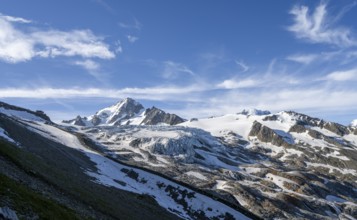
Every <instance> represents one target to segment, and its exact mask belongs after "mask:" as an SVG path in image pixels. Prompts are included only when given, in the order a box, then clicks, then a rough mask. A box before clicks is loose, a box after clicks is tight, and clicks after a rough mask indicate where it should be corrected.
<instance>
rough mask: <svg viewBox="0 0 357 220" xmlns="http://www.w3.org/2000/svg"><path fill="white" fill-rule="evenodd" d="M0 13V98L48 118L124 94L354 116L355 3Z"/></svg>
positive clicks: (88, 4) (212, 108) (208, 110)
mask: <svg viewBox="0 0 357 220" xmlns="http://www.w3.org/2000/svg"><path fill="white" fill-rule="evenodd" d="M0 13H1V14H0V77H1V81H0V99H1V100H2V101H5V102H9V103H12V104H16V105H20V106H24V107H27V108H31V109H42V110H44V111H46V112H47V113H48V114H49V115H50V117H51V118H53V119H54V120H55V121H58V120H61V119H68V118H72V117H74V116H76V115H78V114H80V115H82V116H84V115H90V114H93V113H94V112H95V111H97V110H98V109H100V108H103V107H106V106H108V105H111V104H113V103H115V102H117V101H119V100H120V99H122V98H125V97H132V98H134V99H137V100H138V101H140V102H141V103H143V104H144V105H145V106H146V107H151V106H152V105H155V106H157V107H159V108H162V109H164V110H166V111H169V112H173V113H177V114H179V115H181V116H183V117H186V118H190V117H205V116H211V115H221V114H226V113H236V112H239V111H241V110H242V109H244V108H258V109H267V110H270V111H273V112H275V111H281V110H294V111H298V112H302V113H305V114H309V115H312V116H316V117H321V118H324V119H326V120H332V121H337V122H340V123H343V124H348V123H349V122H350V121H352V119H356V118H357V86H356V84H357V24H356V22H355V21H356V20H357V5H356V2H355V1H348V0H341V1H320V2H319V1H286V0H274V1H256V0H249V1H248V0H244V1H243V0H241V1H238V0H237V1H236V0H226V1H213V0H196V1H189V0H181V1H167V0H156V1H143V0H142V1H138V0H130V1H129V0H127V1H119V0H115V1H114V0H112V1H109V0H76V1H69V0H62V1H45V0H33V1H25V0H22V1H20V0H11V1H10V0H2V3H1V4H0Z"/></svg>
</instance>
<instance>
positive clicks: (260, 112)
mask: <svg viewBox="0 0 357 220" xmlns="http://www.w3.org/2000/svg"><path fill="white" fill-rule="evenodd" d="M238 114H242V115H269V114H271V112H270V111H267V110H259V109H255V108H251V109H243V111H241V112H239V113H238Z"/></svg>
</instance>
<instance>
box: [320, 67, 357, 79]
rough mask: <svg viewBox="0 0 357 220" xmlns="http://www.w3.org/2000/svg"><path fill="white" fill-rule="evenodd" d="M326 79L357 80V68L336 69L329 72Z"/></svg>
mask: <svg viewBox="0 0 357 220" xmlns="http://www.w3.org/2000/svg"><path fill="white" fill-rule="evenodd" d="M325 79H326V80H332V81H357V69H351V70H345V71H335V72H332V73H330V74H328V75H327V76H326V78H325Z"/></svg>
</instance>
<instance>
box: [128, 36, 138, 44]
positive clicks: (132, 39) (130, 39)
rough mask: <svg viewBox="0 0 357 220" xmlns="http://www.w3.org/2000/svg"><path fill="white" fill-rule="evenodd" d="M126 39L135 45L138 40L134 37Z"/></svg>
mask: <svg viewBox="0 0 357 220" xmlns="http://www.w3.org/2000/svg"><path fill="white" fill-rule="evenodd" d="M127 38H128V41H129V42H130V43H135V41H137V40H139V38H138V37H135V36H133V35H128V36H127Z"/></svg>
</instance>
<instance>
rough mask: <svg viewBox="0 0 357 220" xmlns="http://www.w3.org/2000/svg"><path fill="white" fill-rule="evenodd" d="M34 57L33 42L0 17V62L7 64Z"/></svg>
mask: <svg viewBox="0 0 357 220" xmlns="http://www.w3.org/2000/svg"><path fill="white" fill-rule="evenodd" d="M34 56H35V50H34V41H33V39H31V38H29V37H27V36H26V35H25V34H23V33H22V32H20V31H18V30H16V29H15V28H14V27H13V26H12V24H11V23H10V22H8V21H7V20H5V19H3V18H1V17H0V60H3V61H5V62H9V63H17V62H21V61H27V60H30V59H32V57H34Z"/></svg>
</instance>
